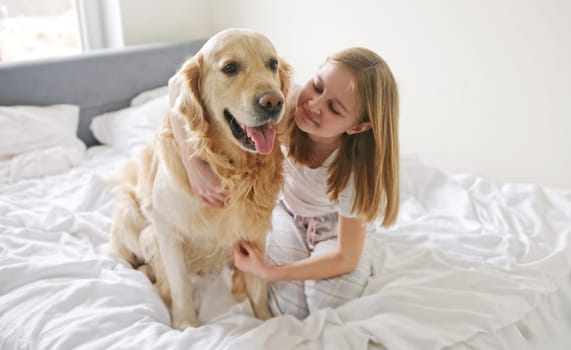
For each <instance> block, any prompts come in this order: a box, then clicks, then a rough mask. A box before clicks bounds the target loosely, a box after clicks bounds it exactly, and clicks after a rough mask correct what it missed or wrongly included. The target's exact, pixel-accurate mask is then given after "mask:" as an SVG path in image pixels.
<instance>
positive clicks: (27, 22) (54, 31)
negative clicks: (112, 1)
mask: <svg viewBox="0 0 571 350" xmlns="http://www.w3.org/2000/svg"><path fill="white" fill-rule="evenodd" d="M77 13H78V12H77V8H76V2H75V0H25V1H23V0H0V62H9V61H21V60H28V59H35V58H44V57H54V56H64V55H70V54H76V53H80V52H81V39H80V30H79V23H78V14H77Z"/></svg>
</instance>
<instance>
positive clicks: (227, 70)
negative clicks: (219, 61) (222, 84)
mask: <svg viewBox="0 0 571 350" xmlns="http://www.w3.org/2000/svg"><path fill="white" fill-rule="evenodd" d="M222 72H224V74H228V75H230V74H236V73H238V65H237V64H236V63H234V62H230V63H226V64H225V65H224V67H222Z"/></svg>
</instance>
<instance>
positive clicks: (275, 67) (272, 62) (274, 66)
mask: <svg viewBox="0 0 571 350" xmlns="http://www.w3.org/2000/svg"><path fill="white" fill-rule="evenodd" d="M268 67H269V68H270V69H271V70H272V71H273V72H275V71H277V70H278V60H276V59H275V58H272V59H271V60H270V61H269V62H268Z"/></svg>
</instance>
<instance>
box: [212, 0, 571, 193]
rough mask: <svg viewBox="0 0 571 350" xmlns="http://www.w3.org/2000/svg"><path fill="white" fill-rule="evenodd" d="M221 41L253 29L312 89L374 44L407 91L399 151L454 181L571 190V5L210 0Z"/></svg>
mask: <svg viewBox="0 0 571 350" xmlns="http://www.w3.org/2000/svg"><path fill="white" fill-rule="evenodd" d="M209 6H210V9H209V11H210V13H211V17H210V25H211V29H212V32H216V31H218V30H221V29H224V28H227V27H249V28H252V29H255V30H258V31H260V32H262V33H264V34H266V35H267V36H269V37H270V38H271V39H272V41H274V43H275V45H276V47H277V49H278V51H279V52H280V53H281V55H282V56H283V57H284V58H286V59H287V60H288V61H289V62H290V63H291V64H292V65H293V66H294V67H295V68H296V80H297V81H298V82H304V81H305V80H306V79H308V78H309V77H310V76H311V74H312V73H313V72H314V71H315V69H316V68H317V67H318V65H319V64H320V63H321V62H322V61H323V59H324V58H325V56H326V54H328V53H330V52H333V51H336V50H339V49H341V48H344V47H347V46H367V47H369V48H371V49H373V50H375V51H377V52H378V53H379V54H380V55H381V56H383V57H384V58H385V59H386V60H387V62H388V63H389V65H390V66H391V67H392V70H393V72H394V74H395V76H396V78H397V80H398V82H399V85H400V92H401V111H402V112H401V145H402V151H403V152H406V153H417V154H419V155H420V157H421V158H422V159H423V160H424V161H425V162H426V163H427V164H429V165H433V166H436V167H439V168H441V169H444V170H447V171H450V172H468V173H475V174H482V175H487V176H491V177H493V178H495V179H497V180H499V181H509V182H535V183H541V184H546V185H553V186H558V187H566V188H571V155H570V150H571V137H570V136H569V134H570V133H571V2H570V1H566V0H559V1H558V0H544V1H537V0H502V1H496V0H480V1H460V0H439V1H426V0H407V1H397V0H394V1H385V0H380V1H375V0H370V1H368V0H352V1H334V0H312V1H307V0H304V1H302V0H290V1H287V2H284V1H281V2H278V1H265V0H241V1H227V0H212V1H211V2H210V3H209Z"/></svg>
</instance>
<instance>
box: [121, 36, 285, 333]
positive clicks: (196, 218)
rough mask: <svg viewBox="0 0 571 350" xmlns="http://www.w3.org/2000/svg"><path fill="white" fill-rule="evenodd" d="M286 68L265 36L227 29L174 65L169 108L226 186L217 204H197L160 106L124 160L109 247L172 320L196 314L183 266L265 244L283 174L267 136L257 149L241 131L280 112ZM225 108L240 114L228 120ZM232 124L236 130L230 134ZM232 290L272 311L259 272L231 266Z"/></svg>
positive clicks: (208, 267) (200, 268) (193, 319)
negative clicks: (155, 292)
mask: <svg viewBox="0 0 571 350" xmlns="http://www.w3.org/2000/svg"><path fill="white" fill-rule="evenodd" d="M290 76H291V73H290V67H289V65H288V64H287V63H285V62H283V61H281V60H280V59H279V58H278V56H277V55H276V53H275V50H274V48H273V46H272V44H271V43H270V41H269V40H268V39H267V38H265V37H264V36H262V35H260V34H258V33H255V32H251V31H246V30H235V29H231V30H226V31H223V32H221V33H219V34H217V35H215V36H213V37H212V38H211V39H210V40H209V41H208V42H207V43H206V44H205V45H204V46H203V48H202V49H201V50H200V51H199V52H198V53H197V54H196V55H195V56H194V57H192V58H191V59H189V60H188V61H187V62H185V64H184V65H183V66H182V68H181V69H180V70H179V72H178V73H177V79H180V81H181V82H182V84H181V93H180V96H179V98H178V100H177V104H176V106H175V111H176V113H175V114H176V115H175V116H174V117H175V118H180V120H182V122H183V124H184V125H185V132H186V136H187V140H186V142H188V143H190V144H191V145H192V148H193V149H194V150H196V152H197V154H198V156H199V157H200V158H201V159H203V160H204V161H206V162H208V163H209V165H210V167H211V168H212V170H213V171H214V173H216V174H217V175H218V176H219V178H220V179H221V183H222V185H223V186H224V187H225V189H226V190H227V193H228V197H227V200H226V205H225V206H224V207H223V208H215V207H208V206H205V205H203V204H201V202H200V200H199V199H198V197H197V196H195V195H193V193H192V191H191V188H190V186H189V184H188V181H187V175H186V171H185V167H184V164H183V159H182V158H181V154H180V152H179V147H178V146H177V144H176V142H175V139H174V135H173V130H172V128H171V123H170V121H169V118H168V116H165V117H164V118H163V121H162V124H161V126H160V128H159V130H158V132H157V135H156V137H155V138H154V140H153V141H152V142H151V143H150V144H149V145H148V146H147V147H146V148H145V150H144V151H143V153H142V155H141V157H140V159H139V160H138V162H132V163H129V164H127V165H126V166H125V168H124V170H123V173H122V183H121V187H120V191H119V194H118V196H117V200H116V204H115V205H116V207H115V212H114V216H113V226H112V232H111V253H112V254H113V255H114V256H118V257H121V258H124V259H126V260H127V261H128V262H129V263H131V264H132V265H133V266H134V267H140V268H141V269H144V270H145V272H146V273H147V274H148V275H149V277H150V278H151V279H152V280H155V281H156V284H157V286H158V288H159V292H160V294H161V297H162V298H163V300H164V301H165V303H166V304H167V305H169V306H170V310H171V322H172V325H173V327H175V328H178V329H183V328H185V327H187V326H198V324H199V323H198V318H197V315H196V311H195V307H194V303H193V297H192V286H191V282H190V281H191V280H190V273H195V274H207V273H211V272H216V271H219V270H221V269H222V268H223V267H224V266H231V265H232V262H233V261H232V249H233V247H234V246H235V245H236V244H237V243H238V242H239V241H249V242H252V243H254V244H255V245H256V246H257V247H258V249H260V251H262V252H263V251H264V248H265V239H266V234H267V233H268V231H269V230H270V229H271V213H272V210H273V208H274V204H275V201H276V197H277V195H278V192H279V190H280V188H281V184H282V180H283V179H282V160H283V155H282V154H281V152H280V149H279V146H278V145H277V141H276V142H275V143H276V144H275V145H273V143H274V141H272V140H273V139H272V138H271V137H270V138H269V139H268V140H269V141H268V140H266V141H265V142H266V145H265V148H266V149H265V150H264V152H263V153H268V154H260V153H258V152H255V151H253V150H252V148H253V147H254V146H253V141H252V138H250V139H248V137H246V136H244V135H246V130H248V133H247V136H250V133H251V132H252V133H255V132H256V131H255V130H254V129H256V130H261V129H263V128H264V127H263V126H262V127H259V125H262V124H264V123H266V122H267V121H270V122H271V123H274V124H275V123H277V122H278V120H279V119H280V117H281V116H282V115H283V113H284V111H283V110H284V108H283V106H282V104H283V101H285V99H286V98H287V94H288V89H289V86H290ZM268 96H269V97H268ZM260 101H261V102H260ZM268 101H269V102H268ZM266 103H267V105H266ZM260 105H261V106H260ZM229 116H232V117H234V119H235V121H236V122H237V123H238V124H234V125H233V126H232V125H231V124H232V123H231V122H230V121H229V120H230V119H231V118H230V117H229ZM237 125H240V126H241V127H242V131H243V132H242V133H240V131H239V130H238V131H236V130H234V134H233V129H232V128H233V127H234V129H236V126H237ZM256 126H258V128H256ZM252 130H254V131H252ZM264 130H265V131H263V132H262V134H263V137H262V138H261V139H259V138H254V139H255V140H261V141H260V144H261V143H263V139H265V138H266V136H267V135H271V131H268V129H264ZM270 130H271V129H270ZM270 141H271V142H272V145H270V144H269V142H270ZM268 146H274V147H273V148H271V147H270V148H268ZM258 147H261V148H263V146H258V145H256V149H257V148H258ZM232 294H233V295H234V296H235V297H236V298H237V299H240V298H243V297H248V298H249V299H250V302H251V304H252V307H253V310H254V312H255V314H256V316H257V317H259V318H261V319H267V318H269V317H271V314H270V311H269V308H268V305H267V291H266V286H265V283H264V282H263V281H261V280H259V279H257V278H255V277H254V276H252V275H249V274H245V273H242V272H241V271H239V270H237V269H234V271H233V276H232Z"/></svg>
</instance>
